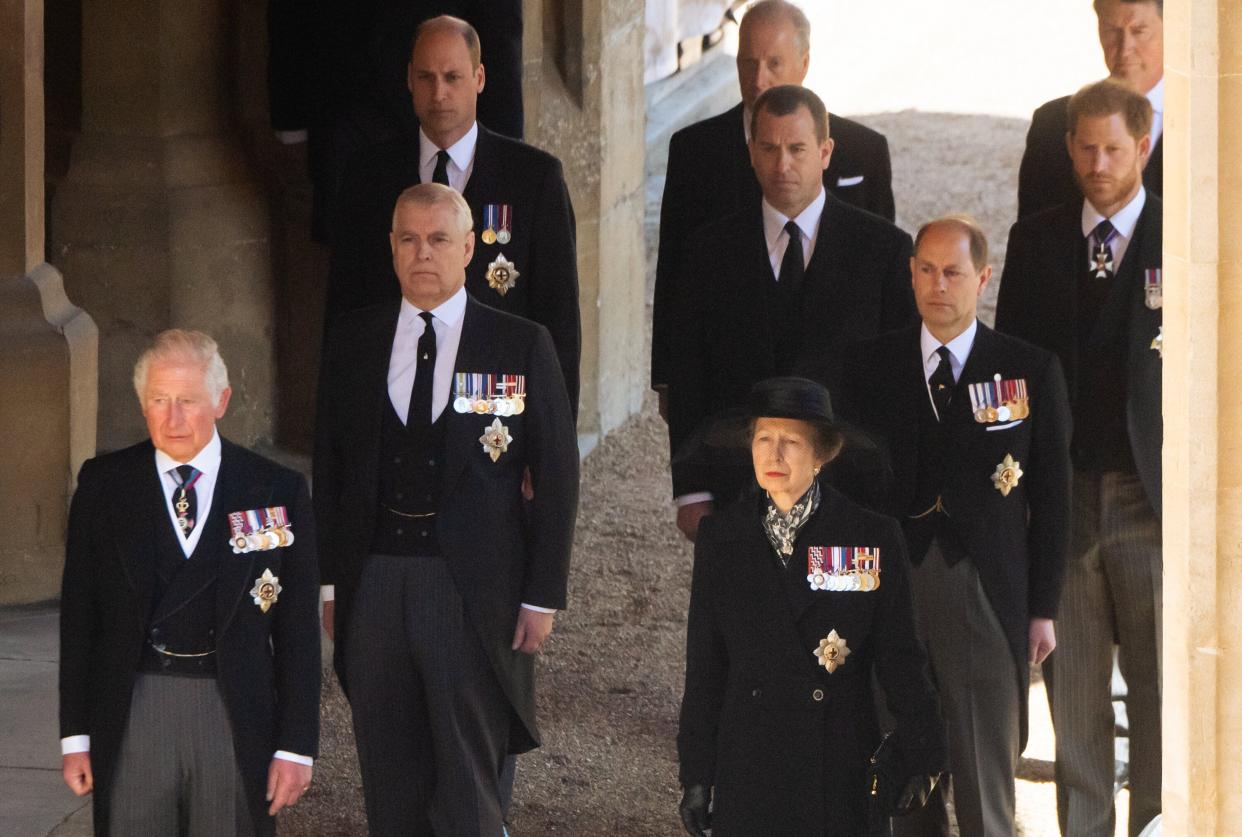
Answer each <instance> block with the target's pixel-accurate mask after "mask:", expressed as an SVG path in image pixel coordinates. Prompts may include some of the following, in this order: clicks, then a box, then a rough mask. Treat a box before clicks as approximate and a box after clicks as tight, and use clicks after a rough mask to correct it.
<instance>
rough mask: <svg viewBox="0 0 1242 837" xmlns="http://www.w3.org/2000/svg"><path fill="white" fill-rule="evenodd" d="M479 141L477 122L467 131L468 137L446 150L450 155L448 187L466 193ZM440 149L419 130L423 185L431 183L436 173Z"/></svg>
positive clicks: (419, 162)
mask: <svg viewBox="0 0 1242 837" xmlns="http://www.w3.org/2000/svg"><path fill="white" fill-rule="evenodd" d="M478 141H479V123H478V122H475V123H473V124H472V125H471V126H470V130H469V131H466V135H465V136H464V137H462V138H461V139H459V140H458V141H457V142H455V143H453V144H452V145H450V146H449V147H448V148H446V149H444V150H445V151H447V152H448V154H449V163H448V185H450V186H452V187H453V188H454V189H456V190H457V191H458V192H464V191H466V184H467V183H469V182H470V173H471V172H472V171H474V147H475V144H476V143H478ZM439 150H440V148H439V146H437V145H436V144H435V143H434V142H432V141H431V140H429V139H427V135H426V134H424V133H423V129H422V128H419V129H418V179H419V181H420V182H422V183H430V182H431V176H432V175H433V174H435V171H436V153H437V152H439Z"/></svg>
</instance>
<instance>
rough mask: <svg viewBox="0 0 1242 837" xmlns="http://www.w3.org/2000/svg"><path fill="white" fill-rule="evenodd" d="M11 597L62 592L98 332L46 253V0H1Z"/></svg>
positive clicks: (1, 289) (5, 455)
mask: <svg viewBox="0 0 1242 837" xmlns="http://www.w3.org/2000/svg"><path fill="white" fill-rule="evenodd" d="M0 32H3V33H4V37H3V38H0V440H2V441H0V521H3V522H4V537H3V538H0V604H11V603H20V602H36V601H42V600H47V599H52V598H55V596H56V595H57V591H58V590H59V588H60V568H61V566H62V562H63V559H64V544H65V516H66V510H67V501H68V497H69V493H70V491H71V490H72V485H73V480H74V475H75V474H76V473H77V469H78V467H79V466H80V465H81V464H82V462H83V460H85V459H86V458H87V457H89V456H91V455H92V454H93V453H94V449H95V373H96V350H97V337H98V333H97V332H96V330H95V325H94V323H92V322H91V319H90V317H88V316H86V315H85V314H83V313H82V312H81V311H80V310H79V309H77V308H75V307H73V306H72V305H70V304H69V300H68V299H67V298H66V297H65V293H64V288H63V287H62V285H61V279H60V274H58V273H57V272H56V271H55V270H54V269H52V268H51V267H50V266H49V265H47V264H44V263H43V218H44V215H43V212H44V204H43V0H0Z"/></svg>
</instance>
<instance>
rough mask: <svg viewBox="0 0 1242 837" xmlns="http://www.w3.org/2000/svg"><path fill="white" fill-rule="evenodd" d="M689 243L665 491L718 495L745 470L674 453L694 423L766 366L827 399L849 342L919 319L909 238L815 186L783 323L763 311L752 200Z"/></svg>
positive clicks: (761, 260)
mask: <svg viewBox="0 0 1242 837" xmlns="http://www.w3.org/2000/svg"><path fill="white" fill-rule="evenodd" d="M690 244H691V246H690V247H689V249H688V250H687V255H686V260H685V262H684V266H685V271H684V276H683V282H682V288H683V292H684V296H683V297H682V298H681V299H679V301H678V303H679V308H680V311H679V313H678V315H677V322H678V334H677V351H676V353H675V355H674V358H673V360H674V362H673V363H672V365H671V366H670V369H669V371H670V382H671V385H670V387H669V415H668V427H669V442H670V447H671V450H672V455H673V457H674V462H673V469H672V470H673V494H674V496H681V495H683V494H688V493H691V492H698V491H713V492H716V493H717V495H718V496H717V499H718V500H719V501H722V502H728V501H729V500H731V499H733V498H734V497H735V496H736V490H737V489H740V488H741V487H742V486H743V484H749V482H750V474H749V472H747V473H745V474H743V475H742V477H743V479H741V480H740V481H739V480H738V479H735V478H734V477H733V476H732V475H728V476H725V475H722V473H721V471H720V470H719V469H717V468H715V467H706V466H702V465H701V463H699V462H688V461H683V456H682V454H684V453H685V450H686V448H687V447H690V446H692V443H691V440H692V439H693V438H694V436H695V434H696V431H698V430H701V429H702V427H703V426H704V425H705V424H706V423H707V422H708V421H709V420H711V419H712V418H714V417H715V416H716V415H718V414H719V413H720V412H721V411H724V410H726V409H729V408H733V407H737V406H738V405H741V404H745V403H746V398H747V394H748V393H749V392H750V388H751V386H752V385H753V384H755V383H757V382H758V381H762V380H764V379H766V378H771V377H774V376H777V375H800V376H803V377H806V378H810V379H811V380H814V381H818V382H819V383H821V384H823V385H824V386H826V387H827V388H828V389H829V391H830V392H832V393H833V395H834V396H835V395H836V394H837V391H838V389H839V386H840V382H841V381H840V379H841V366H842V363H843V360H844V351H845V349H846V347H847V346H848V345H849V344H851V343H853V342H855V341H858V340H862V339H865V338H867V337H872V336H874V335H876V334H881V333H883V332H886V331H891V330H893V329H896V328H900V327H901V326H905V325H909V324H910V323H913V322H917V321H918V312H917V310H916V309H915V305H914V292H913V291H912V290H911V288H910V251H911V247H912V244H911V240H910V236H909V235H907V234H906V233H905V232H902V231H901V230H899V229H898V228H897V227H895V226H893V225H892V224H890V223H888V222H887V221H885V220H883V219H881V218H878V217H876V216H875V215H872V214H871V213H869V212H864V211H862V210H860V209H856V208H854V207H852V206H849V205H847V204H845V203H842V202H841V201H839V200H837V199H836V198H834V197H832V195H825V201H824V213H823V215H822V216H821V218H820V224H819V233H818V236H817V238H816V241H815V250H814V252H813V253H812V255H811V260H810V262H809V263H808V265H807V269H806V275H805V278H804V280H803V291H802V298H801V305H800V310H801V318H800V320H799V321H797V322H783V321H781V318H780V317H779V315H778V314H777V313H776V311H775V310H774V309H773V310H770V309H769V301H770V299H771V297H772V289H773V288H774V287H775V285H776V280H775V277H774V276H773V274H772V265H771V263H770V262H769V261H768V247H767V242H766V241H765V240H764V237H763V216H762V210H761V208H760V203H759V201H755V203H754V204H753V205H752V206H751V207H750V208H749V209H746V210H743V211H742V212H739V213H736V214H734V215H730V216H728V217H727V218H724V219H722V220H721V221H719V222H718V223H716V224H713V225H711V226H709V227H705V228H704V229H703V230H701V231H700V234H699V235H697V236H696V237H695V238H694V240H693V241H691V242H690ZM791 335H792V337H793V338H795V339H796V340H797V341H798V348H797V351H796V352H795V353H794V355H793V357H792V359H791V360H788V361H785V362H782V361H781V360H780V359H779V358H778V355H777V343H778V341H783V340H787V339H789V338H790V337H791ZM847 458H848V457H847ZM747 468H749V463H747ZM722 492H723V493H722Z"/></svg>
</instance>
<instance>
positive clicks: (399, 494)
mask: <svg viewBox="0 0 1242 837" xmlns="http://www.w3.org/2000/svg"><path fill="white" fill-rule="evenodd" d="M397 499H398V500H404V499H405V492H404V491H398V492H397Z"/></svg>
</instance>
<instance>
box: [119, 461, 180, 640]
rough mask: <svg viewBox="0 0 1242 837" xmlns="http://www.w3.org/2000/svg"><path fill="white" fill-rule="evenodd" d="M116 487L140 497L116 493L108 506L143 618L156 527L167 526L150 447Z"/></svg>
mask: <svg viewBox="0 0 1242 837" xmlns="http://www.w3.org/2000/svg"><path fill="white" fill-rule="evenodd" d="M119 485H122V486H127V487H130V486H132V487H133V488H134V490H136V491H137V492H138V494H139V497H138V502H137V503H134V502H133V500H134V498H133V495H131V494H129V493H127V492H125V491H117V492H116V493H115V494H114V495H113V496H112V498H111V506H112V525H113V527H115V528H114V530H113V531H114V532H115V533H116V541H117V543H116V548H117V552H118V553H119V554H120V556H121V566H122V567H124V568H125V577H126V580H127V581H128V582H129V585H130V587H131V588H132V589H133V591H134V595H135V598H136V599H137V601H138V602H139V607H140V608H141V610H140V612H141V613H142V615H143V617H144V618H145V616H146V614H147V612H148V611H149V610H150V609H151V594H152V590H153V588H154V585H155V572H156V553H155V550H156V544H157V543H158V542H159V540H158V539H159V529H158V528H157V527H158V526H160V525H163V526H168V525H170V524H169V522H168V512H167V511H166V509H165V505H164V503H165V500H164V487H163V484H162V483H161V482H160V477H159V474H158V473H157V472H156V469H155V449H154V448H153V447H152V446H151V445H150V444H147V445H145V446H144V447H143V448H142V450H141V451H140V452H139V453H138V454H137V455H136V456H134V458H133V460H132V461H131V462H130V463H129V467H128V470H127V472H126V473H125V474H124V475H123V476H122V478H121V480H120V481H119ZM135 509H137V510H138V511H135Z"/></svg>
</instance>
